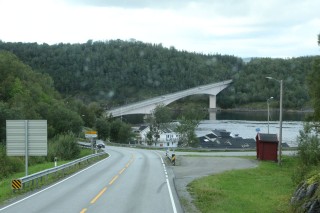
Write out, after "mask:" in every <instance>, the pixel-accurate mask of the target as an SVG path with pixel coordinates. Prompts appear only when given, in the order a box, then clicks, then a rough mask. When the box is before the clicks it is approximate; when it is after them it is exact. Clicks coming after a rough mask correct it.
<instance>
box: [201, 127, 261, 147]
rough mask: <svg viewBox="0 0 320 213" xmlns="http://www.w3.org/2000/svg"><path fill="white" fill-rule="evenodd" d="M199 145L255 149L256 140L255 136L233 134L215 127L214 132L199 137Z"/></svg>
mask: <svg viewBox="0 0 320 213" xmlns="http://www.w3.org/2000/svg"><path fill="white" fill-rule="evenodd" d="M199 145H200V147H202V148H211V149H255V148H256V141H255V140H254V139H253V138H245V139H244V138H242V137H239V136H237V135H236V136H232V135H231V133H230V132H227V131H226V130H223V129H214V130H212V133H210V134H207V135H205V136H202V137H199Z"/></svg>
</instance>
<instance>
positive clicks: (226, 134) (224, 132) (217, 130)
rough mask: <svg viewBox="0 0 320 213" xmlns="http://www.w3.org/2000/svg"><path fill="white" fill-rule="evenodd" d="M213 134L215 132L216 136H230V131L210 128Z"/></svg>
mask: <svg viewBox="0 0 320 213" xmlns="http://www.w3.org/2000/svg"><path fill="white" fill-rule="evenodd" d="M212 132H213V134H215V135H216V136H217V137H218V138H231V135H230V134H231V133H230V132H227V131H226V130H225V129H214V130H212Z"/></svg>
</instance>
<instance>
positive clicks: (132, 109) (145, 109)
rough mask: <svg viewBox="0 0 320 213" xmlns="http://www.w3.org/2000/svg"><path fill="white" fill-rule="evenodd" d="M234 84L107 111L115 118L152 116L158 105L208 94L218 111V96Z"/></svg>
mask: <svg viewBox="0 0 320 213" xmlns="http://www.w3.org/2000/svg"><path fill="white" fill-rule="evenodd" d="M231 83H232V80H227V81H221V82H218V83H213V84H207V85H202V86H198V87H195V88H191V89H187V90H183V91H180V92H176V93H171V94H167V95H162V96H158V97H155V98H151V99H148V100H144V101H140V102H136V103H133V104H128V105H124V106H121V107H118V108H114V109H111V110H109V111H107V114H112V116H113V117H118V116H122V115H129V114H150V113H151V112H152V110H154V109H155V108H156V106H157V105H160V104H163V105H168V104H170V103H172V102H174V101H176V100H178V99H181V98H184V97H187V96H190V95H197V94H208V95H210V98H209V100H210V103H209V108H210V109H216V95H217V94H218V93H219V92H221V91H222V90H223V89H225V88H227V87H228V86H229V85H230V84H231Z"/></svg>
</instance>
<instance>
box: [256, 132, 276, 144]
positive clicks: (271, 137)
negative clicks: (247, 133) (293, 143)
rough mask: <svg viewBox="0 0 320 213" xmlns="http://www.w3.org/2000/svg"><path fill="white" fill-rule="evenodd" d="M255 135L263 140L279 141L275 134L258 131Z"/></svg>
mask: <svg viewBox="0 0 320 213" xmlns="http://www.w3.org/2000/svg"><path fill="white" fill-rule="evenodd" d="M257 137H258V140H259V141H263V142H279V140H278V136H277V134H266V133H258V135H257Z"/></svg>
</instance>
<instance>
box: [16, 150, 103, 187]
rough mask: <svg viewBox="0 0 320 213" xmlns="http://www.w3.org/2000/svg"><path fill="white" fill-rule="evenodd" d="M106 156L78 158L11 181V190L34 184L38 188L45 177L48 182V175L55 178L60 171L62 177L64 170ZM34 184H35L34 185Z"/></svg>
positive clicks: (94, 155)
mask: <svg viewBox="0 0 320 213" xmlns="http://www.w3.org/2000/svg"><path fill="white" fill-rule="evenodd" d="M105 154H107V153H106V152H99V153H97V154H91V155H88V156H85V157H82V158H79V159H77V160H74V161H71V162H69V163H66V164H63V165H60V166H57V167H54V168H50V169H46V170H43V171H40V172H37V173H34V174H31V175H28V176H25V177H22V178H18V179H15V180H12V188H13V189H21V188H25V187H27V186H28V187H29V186H30V184H31V186H34V185H35V184H36V186H38V184H39V182H42V180H43V178H44V177H45V179H46V180H48V176H49V175H50V174H56V175H57V176H58V175H59V174H58V172H61V171H62V176H64V175H65V174H67V173H68V171H66V170H70V169H71V168H73V167H74V166H79V167H80V165H81V163H83V162H86V163H89V161H90V160H91V159H93V158H95V157H99V156H101V155H105ZM34 182H36V183H34Z"/></svg>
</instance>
